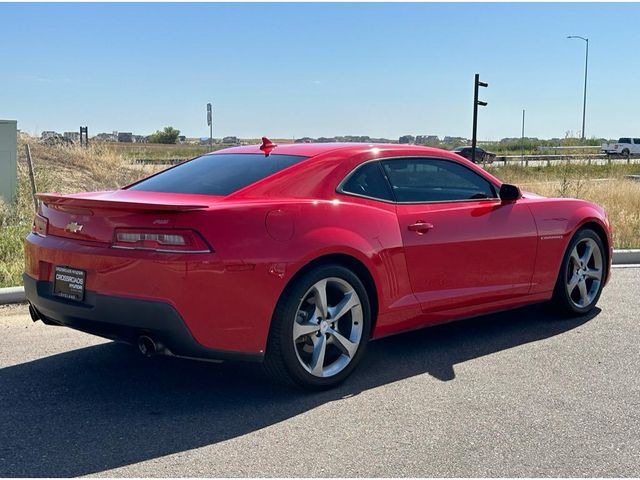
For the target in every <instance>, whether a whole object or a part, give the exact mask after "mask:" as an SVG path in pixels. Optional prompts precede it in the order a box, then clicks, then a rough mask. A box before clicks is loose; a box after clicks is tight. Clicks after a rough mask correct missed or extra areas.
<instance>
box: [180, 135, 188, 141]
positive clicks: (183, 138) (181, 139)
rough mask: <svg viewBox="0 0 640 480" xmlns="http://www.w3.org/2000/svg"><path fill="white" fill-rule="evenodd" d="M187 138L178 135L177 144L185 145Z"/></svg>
mask: <svg viewBox="0 0 640 480" xmlns="http://www.w3.org/2000/svg"><path fill="white" fill-rule="evenodd" d="M186 141H187V137H186V136H185V135H178V143H186Z"/></svg>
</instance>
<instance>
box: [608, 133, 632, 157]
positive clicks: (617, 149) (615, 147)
mask: <svg viewBox="0 0 640 480" xmlns="http://www.w3.org/2000/svg"><path fill="white" fill-rule="evenodd" d="M602 153H606V154H607V155H622V156H623V157H629V156H631V155H640V138H628V137H625V138H620V139H618V141H617V143H603V144H602Z"/></svg>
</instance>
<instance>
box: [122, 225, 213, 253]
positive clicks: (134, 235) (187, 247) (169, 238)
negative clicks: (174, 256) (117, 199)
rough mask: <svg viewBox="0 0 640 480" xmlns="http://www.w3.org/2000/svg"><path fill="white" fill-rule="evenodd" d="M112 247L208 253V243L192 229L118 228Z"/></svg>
mask: <svg viewBox="0 0 640 480" xmlns="http://www.w3.org/2000/svg"><path fill="white" fill-rule="evenodd" d="M111 246H112V247H113V248H123V249H127V250H151V251H154V252H166V253H208V252H211V247H210V246H209V244H208V243H207V242H206V241H205V240H204V239H203V238H202V237H201V236H200V234H199V233H198V232H195V231H194V230H155V229H149V230H139V229H131V228H118V229H116V231H115V233H114V236H113V243H112V245H111Z"/></svg>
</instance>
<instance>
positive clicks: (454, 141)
mask: <svg viewBox="0 0 640 480" xmlns="http://www.w3.org/2000/svg"><path fill="white" fill-rule="evenodd" d="M442 141H443V142H444V143H447V144H449V145H463V144H467V143H469V140H467V139H466V138H464V137H449V136H447V137H444V139H443V140H442Z"/></svg>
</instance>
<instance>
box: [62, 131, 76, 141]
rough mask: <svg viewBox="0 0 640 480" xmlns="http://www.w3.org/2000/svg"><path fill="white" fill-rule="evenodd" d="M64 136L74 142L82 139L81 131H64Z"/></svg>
mask: <svg viewBox="0 0 640 480" xmlns="http://www.w3.org/2000/svg"><path fill="white" fill-rule="evenodd" d="M62 136H63V137H64V138H65V139H67V140H68V141H70V142H73V143H76V142H79V141H80V132H64V133H63V134H62Z"/></svg>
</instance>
